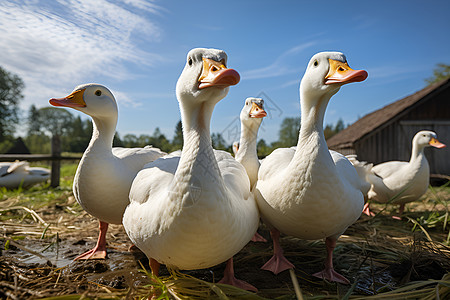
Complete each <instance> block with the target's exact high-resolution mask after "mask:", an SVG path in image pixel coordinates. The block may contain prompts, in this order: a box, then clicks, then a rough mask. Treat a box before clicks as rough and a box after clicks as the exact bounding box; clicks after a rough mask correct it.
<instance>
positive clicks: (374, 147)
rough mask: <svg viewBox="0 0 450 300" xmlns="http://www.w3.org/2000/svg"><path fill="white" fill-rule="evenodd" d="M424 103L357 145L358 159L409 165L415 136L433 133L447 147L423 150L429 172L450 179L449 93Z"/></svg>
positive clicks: (385, 125)
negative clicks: (449, 177)
mask: <svg viewBox="0 0 450 300" xmlns="http://www.w3.org/2000/svg"><path fill="white" fill-rule="evenodd" d="M423 100H424V101H420V102H419V103H417V104H418V105H414V106H413V107H411V109H409V110H408V111H407V112H406V113H404V114H400V115H399V117H397V118H394V119H392V121H391V122H388V123H386V124H384V125H383V126H380V129H379V130H375V131H374V132H372V133H371V134H368V135H366V136H365V137H362V138H361V139H360V140H358V141H356V142H355V144H354V149H355V152H356V154H357V155H358V159H359V160H361V161H368V162H372V163H374V164H379V163H382V162H385V161H391V160H401V161H408V160H409V159H410V157H411V151H412V144H411V143H412V139H413V137H414V135H415V134H416V133H417V132H418V131H420V130H432V131H434V132H436V134H437V136H438V139H439V141H441V142H443V143H445V144H446V145H447V147H446V148H442V149H436V148H433V147H428V148H426V149H425V156H426V157H427V160H428V163H429V164H430V172H431V173H432V174H443V175H450V89H446V90H443V91H442V92H441V93H439V94H435V95H434V96H433V98H431V99H423Z"/></svg>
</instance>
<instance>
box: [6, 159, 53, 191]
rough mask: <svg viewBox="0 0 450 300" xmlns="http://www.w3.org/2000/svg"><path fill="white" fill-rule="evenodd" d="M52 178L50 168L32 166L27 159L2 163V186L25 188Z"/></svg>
mask: <svg viewBox="0 0 450 300" xmlns="http://www.w3.org/2000/svg"><path fill="white" fill-rule="evenodd" d="M49 178H50V170H49V169H46V168H41V167H30V164H29V163H28V162H26V161H18V160H16V161H15V162H1V163H0V187H5V188H7V189H15V188H18V187H19V186H22V187H24V188H26V187H30V186H32V185H33V184H36V183H39V182H44V181H46V180H48V179H49Z"/></svg>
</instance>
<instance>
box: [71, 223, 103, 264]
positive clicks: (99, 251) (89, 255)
mask: <svg viewBox="0 0 450 300" xmlns="http://www.w3.org/2000/svg"><path fill="white" fill-rule="evenodd" d="M99 228H100V233H99V235H98V240H97V245H95V247H94V248H93V249H91V250H89V251H87V252H85V253H83V254H81V255H79V256H77V257H76V258H75V259H74V260H81V259H105V258H106V232H107V231H108V223H106V222H103V221H100V222H99Z"/></svg>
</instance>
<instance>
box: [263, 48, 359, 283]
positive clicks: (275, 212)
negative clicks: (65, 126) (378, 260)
mask: <svg viewBox="0 0 450 300" xmlns="http://www.w3.org/2000/svg"><path fill="white" fill-rule="evenodd" d="M366 78H367V72H366V71H363V70H353V69H351V68H350V67H349V66H348V64H347V60H346V58H345V56H344V54H342V53H340V52H321V53H318V54H316V55H314V56H313V57H312V58H311V60H310V62H309V64H308V66H307V68H306V72H305V75H304V76H303V79H302V80H301V84H300V104H301V111H302V118H301V127H300V134H299V138H298V144H297V147H296V148H280V149H276V150H275V151H273V152H272V154H270V155H269V156H267V157H266V158H265V159H264V161H263V162H262V164H261V167H260V169H259V173H258V182H257V184H256V190H255V194H256V197H257V202H258V206H259V208H260V213H261V217H262V219H263V220H264V221H265V222H267V223H268V224H269V226H271V227H273V229H272V230H271V234H272V237H273V243H274V256H273V257H272V258H271V259H270V260H269V261H268V262H267V263H266V264H265V265H264V266H263V269H267V270H270V271H272V272H274V273H275V274H278V273H279V272H281V271H283V270H286V269H289V268H292V267H293V265H292V264H291V263H290V262H289V261H288V260H287V259H286V258H285V257H284V256H283V251H282V249H281V246H280V244H279V232H280V231H281V232H283V233H284V234H288V235H292V236H295V237H298V238H301V239H309V240H316V239H321V238H326V242H325V244H326V248H327V259H326V260H325V269H324V270H323V271H321V272H319V273H316V274H314V276H316V277H319V278H324V279H327V280H329V281H337V282H341V283H346V284H347V283H349V281H348V280H347V279H346V278H345V277H344V276H342V275H340V274H339V273H337V272H336V271H334V269H333V249H334V248H335V245H336V240H337V239H338V237H339V236H340V235H341V234H342V233H344V231H345V230H346V229H347V227H348V226H350V225H351V224H352V223H353V222H355V221H356V220H357V219H358V218H359V216H360V215H361V211H362V208H363V205H364V197H363V193H362V192H361V189H362V187H361V181H360V180H359V177H358V174H357V173H356V170H355V168H354V167H353V166H352V164H351V163H350V162H349V161H348V160H347V159H346V158H345V157H344V156H343V155H341V154H339V153H337V152H334V151H329V150H328V147H327V144H326V141H325V136H324V133H323V119H324V114H325V110H326V107H327V105H328V102H329V100H330V98H331V97H332V96H333V95H334V94H336V93H337V92H338V91H339V89H340V87H341V86H342V85H344V84H347V83H350V82H359V81H363V80H365V79H366Z"/></svg>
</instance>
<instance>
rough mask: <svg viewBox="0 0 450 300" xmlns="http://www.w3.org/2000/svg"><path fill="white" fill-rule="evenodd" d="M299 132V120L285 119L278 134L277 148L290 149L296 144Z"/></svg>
mask: <svg viewBox="0 0 450 300" xmlns="http://www.w3.org/2000/svg"><path fill="white" fill-rule="evenodd" d="M299 131H300V118H285V119H284V120H283V122H282V123H281V126H280V131H279V133H278V142H277V143H276V144H277V146H278V147H291V146H294V145H296V144H297V141H298V134H299Z"/></svg>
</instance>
